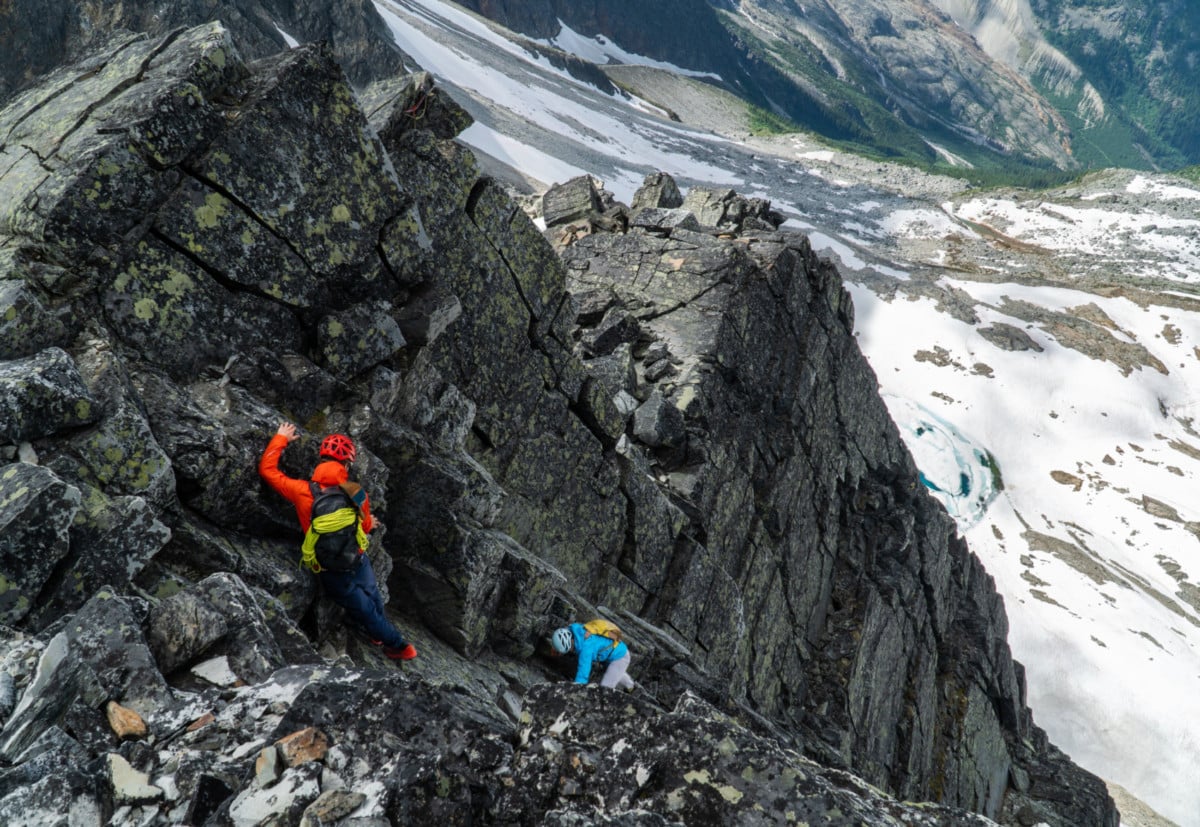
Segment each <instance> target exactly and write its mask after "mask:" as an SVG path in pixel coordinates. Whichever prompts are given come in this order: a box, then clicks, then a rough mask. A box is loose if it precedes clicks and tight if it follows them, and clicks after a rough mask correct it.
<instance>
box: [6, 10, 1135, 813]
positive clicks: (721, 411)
mask: <svg viewBox="0 0 1200 827" xmlns="http://www.w3.org/2000/svg"><path fill="white" fill-rule="evenodd" d="M376 91H377V92H378V95H377V96H375V95H374V94H372V95H364V97H363V99H364V100H368V101H370V103H369V104H368V105H367V108H366V111H364V107H363V106H362V105H360V103H359V100H360V99H359V98H358V96H356V94H355V93H354V92H353V90H352V89H351V88H350V86H349V83H348V82H347V79H346V77H345V75H344V73H343V71H342V70H341V69H340V68H339V67H338V65H337V63H336V62H335V61H334V59H333V56H332V55H331V54H330V53H329V51H328V50H327V49H325V48H322V47H317V46H302V47H298V48H296V49H292V50H289V51H288V52H286V53H282V54H278V55H274V56H270V57H267V58H265V59H262V60H258V61H255V62H247V61H246V60H245V59H243V56H242V53H241V51H240V50H239V48H238V47H237V46H235V44H234V42H233V40H232V39H231V38H230V36H229V33H228V31H226V30H225V29H224V28H223V27H222V26H221V25H220V24H215V23H213V24H208V25H204V26H201V27H198V28H195V29H185V30H179V31H173V32H171V33H170V34H168V35H165V36H161V37H159V36H155V37H153V38H151V37H136V36H135V37H123V38H120V39H118V40H116V41H113V42H111V43H110V44H109V45H108V46H107V47H106V48H105V49H103V50H101V51H100V52H98V53H97V54H96V55H94V56H92V57H91V58H89V59H88V61H87V62H86V63H85V64H81V65H80V66H77V67H74V68H73V69H70V70H63V71H61V72H59V73H57V74H55V75H54V76H53V77H51V78H48V79H47V81H46V83H45V84H44V85H42V86H38V87H36V88H32V89H30V90H28V91H27V92H25V93H23V94H22V95H20V96H18V97H17V98H16V99H15V100H14V101H13V102H12V104H11V105H10V106H9V107H7V108H6V109H5V110H3V111H0V135H2V136H6V137H4V138H2V139H0V236H2V239H0V346H2V347H3V348H4V349H3V350H2V351H0V360H3V361H0V624H3V625H4V633H3V634H0V823H23V822H32V821H39V822H44V823H61V822H65V821H76V822H79V823H84V822H86V823H101V822H104V821H106V820H107V821H112V822H113V823H117V824H156V823H190V824H228V823H234V824H239V825H242V824H244V825H259V824H262V825H267V824H282V823H288V824H293V823H299V824H313V825H315V824H317V823H325V822H324V819H329V818H345V819H348V820H351V821H348V823H362V824H383V823H393V824H417V823H421V824H425V823H440V822H445V823H451V824H454V823H463V824H465V823H472V824H529V825H534V824H538V825H541V824H563V825H567V824H582V823H612V824H643V823H644V824H668V823H681V822H687V823H701V824H741V823H747V822H750V823H753V822H754V820H755V819H758V820H761V821H763V822H771V821H781V822H786V821H787V820H788V819H789V818H795V819H799V820H801V821H804V820H807V821H808V823H820V824H830V825H837V824H848V823H857V824H890V823H897V822H906V823H914V824H923V823H936V822H937V820H938V819H940V820H941V823H959V824H970V823H983V822H982V819H983V817H994V818H997V819H1001V820H1002V821H1003V822H1004V823H1006V824H1025V823H1028V818H1030V817H1036V818H1037V819H1039V820H1041V821H1044V822H1045V823H1047V824H1049V825H1052V827H1067V825H1072V826H1074V825H1078V824H1089V825H1098V826H1099V827H1115V824H1116V814H1115V811H1114V810H1113V808H1112V805H1111V803H1110V801H1109V799H1108V798H1107V796H1106V795H1105V794H1104V792H1103V787H1102V785H1101V784H1100V782H1099V781H1098V780H1096V779H1095V778H1093V777H1092V776H1090V775H1088V774H1086V773H1085V772H1084V771H1082V770H1080V769H1079V768H1077V767H1075V766H1074V765H1072V764H1071V763H1070V761H1069V760H1068V759H1067V758H1066V757H1065V756H1062V755H1061V753H1058V752H1057V751H1056V750H1054V749H1053V746H1052V745H1051V744H1049V743H1048V742H1047V741H1046V739H1045V736H1044V733H1042V732H1041V730H1039V729H1038V728H1037V727H1036V726H1034V724H1033V719H1032V713H1031V712H1030V710H1029V709H1028V708H1027V707H1026V706H1025V701H1024V688H1023V684H1022V680H1021V673H1020V668H1019V665H1018V664H1016V663H1015V662H1014V661H1013V660H1012V657H1011V653H1010V652H1009V649H1008V646H1007V643H1006V641H1005V635H1006V630H1007V624H1006V621H1005V618H1004V611H1003V606H1002V604H1001V602H1000V600H999V598H998V597H997V596H996V592H995V589H994V587H993V585H992V583H991V581H990V579H989V578H988V577H987V575H986V573H985V572H984V570H983V568H982V566H981V565H980V564H979V561H978V560H976V559H975V558H974V557H973V556H972V555H971V553H970V551H969V550H968V549H967V548H966V547H965V545H964V544H963V543H962V541H961V540H959V539H958V538H957V536H956V534H955V531H954V527H953V524H952V522H951V521H950V520H949V518H948V517H947V516H946V515H945V513H944V512H943V511H941V510H940V509H939V508H938V507H937V506H936V504H935V503H934V501H933V500H932V499H931V498H929V497H928V496H926V495H925V494H924V491H923V489H922V488H921V487H920V486H919V484H918V483H917V477H916V471H915V468H914V467H913V464H912V461H911V458H910V457H909V456H908V454H907V452H906V451H905V449H904V446H903V443H902V442H901V441H900V439H899V436H898V434H897V432H896V429H895V427H894V426H893V425H892V423H891V422H890V420H889V419H888V416H887V411H886V408H885V407H884V405H883V402H882V400H880V398H879V396H878V394H877V392H876V383H875V381H874V376H873V374H872V373H871V371H870V369H869V367H868V366H867V364H866V362H865V361H864V359H863V358H862V355H861V354H860V353H859V352H858V349H857V346H856V344H855V341H854V338H853V336H852V327H853V324H852V322H853V308H852V306H851V303H850V300H849V297H848V295H847V294H846V292H845V291H844V289H843V288H842V285H841V280H840V278H839V276H838V273H837V271H836V270H835V269H834V268H833V266H832V265H830V264H829V263H828V262H826V261H823V260H821V259H818V258H817V257H816V256H815V255H814V254H813V252H812V250H811V248H810V247H809V245H808V244H807V241H806V240H805V239H804V238H803V237H801V236H798V235H792V234H786V233H778V232H776V230H775V224H776V222H775V220H774V217H773V213H772V212H771V210H770V206H769V204H766V203H765V202H758V201H755V200H754V199H744V198H741V197H740V196H738V195H737V194H736V193H733V192H725V191H713V192H708V193H705V192H699V191H692V192H689V193H688V194H687V198H686V199H684V198H682V196H683V193H681V192H678V187H677V186H676V185H675V183H674V182H673V181H672V180H671V179H670V177H669V176H666V175H665V174H663V173H658V174H655V175H653V176H651V177H650V178H649V179H648V180H647V183H646V186H645V187H644V188H643V192H642V195H641V196H640V197H639V199H638V203H639V211H637V212H634V211H631V210H630V209H629V208H628V207H626V206H625V205H622V204H617V203H616V202H615V201H614V200H613V199H612V196H611V194H609V193H606V192H604V191H603V190H602V189H601V188H598V187H597V185H596V184H595V182H594V181H592V179H590V178H587V177H585V178H581V179H578V180H576V181H574V182H568V184H567V185H564V188H563V190H562V191H561V192H558V193H549V194H548V199H547V203H548V204H549V206H550V208H551V212H554V211H555V210H558V209H559V207H556V206H555V204H556V201H561V202H562V210H561V213H562V216H563V217H564V220H566V219H565V217H566V216H567V214H568V213H570V212H578V210H577V209H576V208H577V207H580V208H582V209H583V210H584V211H583V213H581V217H580V218H578V220H572V221H569V222H567V223H565V224H562V225H559V226H555V227H551V228H550V229H548V230H547V231H546V235H545V236H543V234H542V233H541V232H539V230H538V229H537V227H536V226H535V225H534V224H533V223H532V222H531V221H530V220H529V218H528V217H527V216H526V214H525V212H524V211H523V210H522V209H521V208H520V207H519V206H518V205H517V203H516V202H515V201H514V200H513V199H512V198H510V197H509V195H508V194H507V193H506V192H505V190H504V189H503V187H501V186H500V185H499V184H498V183H497V182H495V181H494V180H491V179H489V178H487V177H486V176H484V175H482V174H481V172H480V170H479V166H478V165H477V164H476V163H475V162H474V159H473V158H472V156H471V154H470V152H469V151H468V150H467V149H465V147H464V146H462V145H461V144H459V143H457V142H456V141H454V140H453V139H452V138H451V136H452V135H453V134H454V132H455V130H456V129H460V128H462V126H463V125H465V124H466V123H468V122H469V118H467V117H466V116H465V113H463V112H462V111H461V109H460V108H459V107H458V106H457V104H454V103H453V101H452V100H451V99H450V98H449V96H446V95H442V94H440V93H439V92H438V90H436V88H435V87H434V86H433V85H432V82H431V81H430V79H429V78H428V77H427V76H415V77H412V78H408V79H400V80H398V81H397V83H396V84H394V85H391V86H390V87H388V88H384V87H380V89H378V90H376ZM414 107H415V108H414ZM560 196H562V197H561V198H560ZM567 196H569V197H567ZM689 199H690V200H689ZM680 203H682V204H683V206H679V204H680ZM688 204H691V205H693V206H692V207H690V208H689V207H688V206H687V205H688ZM697 211H698V212H699V213H700V214H699V215H697V214H696V213H697ZM555 220H557V219H555ZM13 282H16V284H15V285H14V284H13ZM55 322H58V323H60V324H55ZM43 323H46V324H45V329H44V331H43V333H44V335H27V334H26V331H27V330H29V329H31V326H38V327H40V326H41V325H42V324H43ZM282 421H290V422H293V423H295V424H297V426H298V428H299V431H298V438H297V439H296V440H294V441H293V442H291V443H290V444H289V446H288V447H287V449H286V451H285V452H284V454H283V456H282V459H281V468H282V469H283V470H284V471H285V472H286V473H287V474H289V475H290V476H292V477H294V478H297V479H306V478H308V477H309V475H310V474H311V471H312V469H313V466H314V465H315V464H316V462H317V459H318V457H317V446H318V445H319V442H320V440H321V438H322V437H323V436H324V435H325V434H328V433H330V432H339V433H345V434H348V435H349V436H350V437H351V438H352V439H354V440H355V441H356V442H357V445H358V452H357V458H356V460H355V461H354V463H353V465H352V466H351V473H352V474H353V476H354V478H355V479H356V481H357V482H359V483H360V484H362V486H363V487H364V488H365V489H366V490H367V491H368V492H369V496H370V501H371V509H372V516H373V517H374V519H375V528H374V530H373V532H372V536H371V538H370V543H369V548H368V550H367V553H368V554H369V555H370V559H371V561H372V566H373V570H374V572H375V574H376V576H377V578H378V580H379V582H380V584H381V586H382V588H381V593H382V594H381V596H382V597H383V599H384V600H385V601H386V611H387V613H388V616H389V617H390V618H391V619H392V621H393V622H395V623H396V624H397V625H398V627H399V628H400V629H401V630H402V632H403V634H404V635H405V636H406V638H410V639H411V640H413V642H414V643H415V645H416V648H417V650H418V651H419V652H420V655H419V657H418V658H416V659H415V660H410V661H405V662H396V661H392V660H390V659H388V658H387V657H386V654H387V653H386V651H385V650H384V649H382V648H380V647H378V646H376V645H375V644H374V643H373V642H372V641H371V640H370V639H369V638H368V637H365V636H363V635H362V634H360V633H358V631H357V630H355V629H353V628H349V627H350V625H351V624H348V623H347V622H346V621H347V618H346V616H345V614H344V612H343V610H342V609H341V608H339V607H337V606H336V605H335V604H333V603H332V602H330V601H329V600H327V599H325V598H324V597H323V593H322V588H321V581H319V580H318V579H316V578H315V577H314V576H313V574H312V573H311V572H309V571H308V570H307V569H305V568H303V567H301V566H300V565H299V555H298V545H299V542H300V532H299V527H298V522H297V511H296V509H295V508H294V507H293V506H292V505H291V504H290V503H288V502H287V501H286V500H284V499H283V498H281V497H279V496H278V495H277V494H276V493H275V492H274V491H273V490H271V489H269V488H268V487H267V486H266V485H264V483H263V482H262V480H261V479H260V477H259V475H258V472H257V463H258V461H259V457H260V455H261V452H262V450H263V448H264V446H265V445H266V443H267V441H268V439H269V438H270V436H271V434H273V433H275V431H276V429H277V428H278V426H279V423H280V422H282ZM597 616H604V617H608V618H610V619H612V620H614V621H616V622H617V624H618V625H619V626H620V627H621V628H622V630H623V636H624V640H625V642H626V644H627V646H628V647H629V648H630V651H631V652H632V654H631V663H632V666H631V673H632V675H633V677H634V680H636V682H637V684H638V690H637V692H636V693H635V695H633V696H626V695H624V694H622V693H619V692H616V691H613V690H607V689H603V688H600V687H594V688H585V687H580V686H576V685H574V684H573V683H570V682H569V678H570V677H572V676H573V675H574V666H575V664H574V663H573V661H572V659H571V658H553V657H550V656H549V653H548V650H547V646H546V635H547V634H548V633H549V632H550V631H551V630H552V629H554V628H556V627H559V626H562V625H564V624H566V623H569V622H572V621H576V620H586V619H589V618H591V617H597ZM602 671H603V670H602V669H601V668H596V669H594V670H593V672H594V673H595V674H597V675H599V674H601V673H602ZM564 678H566V679H568V680H563V679H564ZM115 708H121V709H124V710H128V711H129V713H130V714H131V715H136V716H137V717H138V718H139V719H140V720H141V721H142V723H143V724H144V730H143V729H142V727H140V726H138V727H136V729H126V728H124V726H122V728H121V729H120V730H114V726H113V724H112V722H111V721H110V719H109V715H108V710H112V709H115ZM135 733H136V734H135ZM297 733H303V734H302V735H297ZM281 742H282V744H283V746H281V745H280V744H281ZM896 799H908V800H914V801H927V802H932V803H931V804H928V805H922V806H920V807H918V806H907V805H900V804H897V803H896ZM968 813H975V814H976V815H970V814H968ZM1023 819H1024V820H1023Z"/></svg>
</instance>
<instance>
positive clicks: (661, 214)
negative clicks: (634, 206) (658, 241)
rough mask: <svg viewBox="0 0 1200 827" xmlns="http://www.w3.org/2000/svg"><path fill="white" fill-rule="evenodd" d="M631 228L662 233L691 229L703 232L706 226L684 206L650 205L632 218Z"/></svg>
mask: <svg viewBox="0 0 1200 827" xmlns="http://www.w3.org/2000/svg"><path fill="white" fill-rule="evenodd" d="M629 226H630V227H631V228H640V229H643V230H649V231H652V232H656V233H661V234H668V235H669V234H671V233H673V232H675V231H676V230H691V231H693V232H702V231H703V230H704V227H703V226H702V225H701V224H700V222H699V221H698V220H697V219H696V216H695V215H694V214H693V213H692V212H691V211H689V210H686V209H683V208H675V209H664V208H661V207H648V208H646V209H644V210H641V211H640V212H638V213H636V214H635V215H634V216H633V218H632V219H630V222H629Z"/></svg>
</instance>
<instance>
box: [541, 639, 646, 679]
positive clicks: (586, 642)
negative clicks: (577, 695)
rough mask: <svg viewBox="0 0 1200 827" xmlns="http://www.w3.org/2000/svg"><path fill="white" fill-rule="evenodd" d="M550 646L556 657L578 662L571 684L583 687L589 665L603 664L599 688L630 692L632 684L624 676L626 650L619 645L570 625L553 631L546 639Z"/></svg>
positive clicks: (627, 677)
mask: <svg viewBox="0 0 1200 827" xmlns="http://www.w3.org/2000/svg"><path fill="white" fill-rule="evenodd" d="M550 645H551V646H552V647H553V648H554V651H555V652H557V653H558V654H560V655H569V654H571V653H574V654H575V656H576V658H578V665H577V666H576V668H575V683H587V682H588V678H589V677H590V676H591V674H592V664H593V663H607V664H608V668H606V669H605V670H604V677H602V678H601V679H600V685H601V686H607V687H609V688H610V689H612V688H617V689H626V690H631V689H633V688H634V686H635V685H636V684H634V682H633V680H632V679H631V678H630V677H629V676H628V675H627V674H625V671H626V670H627V669H628V668H629V647H628V646H626V645H625V644H624V643H623V642H622V641H614V640H611V639H610V638H607V637H604V636H603V635H598V634H593V633H591V632H589V631H588V630H587V629H585V628H583V624H582V623H572V624H571V625H570V626H564V627H562V628H561V629H555V630H554V633H553V634H552V635H551V636H550Z"/></svg>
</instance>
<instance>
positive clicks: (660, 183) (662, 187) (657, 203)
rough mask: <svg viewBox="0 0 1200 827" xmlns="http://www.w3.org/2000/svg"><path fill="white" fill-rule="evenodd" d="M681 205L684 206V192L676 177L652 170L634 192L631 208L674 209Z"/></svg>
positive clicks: (635, 209)
mask: <svg viewBox="0 0 1200 827" xmlns="http://www.w3.org/2000/svg"><path fill="white" fill-rule="evenodd" d="M680 206H683V194H682V193H681V192H680V191H679V186H678V185H677V184H676V183H675V179H674V178H672V177H671V176H670V174H668V173H666V172H651V173H649V174H647V175H646V177H645V179H644V180H643V181H642V185H641V186H640V187H638V189H637V192H635V193H634V194H633V201H632V202H631V203H630V205H629V208H630V209H631V210H633V211H634V212H636V211H638V210H640V209H645V208H658V207H662V208H666V209H672V208H674V207H680Z"/></svg>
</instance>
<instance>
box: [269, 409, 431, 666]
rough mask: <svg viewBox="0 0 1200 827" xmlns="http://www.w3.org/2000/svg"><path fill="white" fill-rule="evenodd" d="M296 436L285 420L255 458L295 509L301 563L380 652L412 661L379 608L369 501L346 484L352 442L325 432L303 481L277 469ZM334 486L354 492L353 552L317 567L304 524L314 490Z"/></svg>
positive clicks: (406, 645) (309, 515) (405, 643)
mask: <svg viewBox="0 0 1200 827" xmlns="http://www.w3.org/2000/svg"><path fill="white" fill-rule="evenodd" d="M295 438H296V426H295V425H293V424H292V423H290V422H284V423H282V424H280V426H279V430H277V431H276V432H275V436H273V437H271V441H270V442H269V443H267V448H266V450H265V451H263V455H262V458H261V459H260V460H259V461H258V473H259V475H260V476H261V477H262V478H263V479H264V480H266V482H267V485H269V486H271V487H272V488H273V489H275V490H276V491H278V492H279V493H280V494H282V495H283V496H284V497H285V498H286V499H287V500H288V501H289V502H290V503H291V504H292V505H294V506H295V507H296V517H297V518H298V519H299V520H300V529H301V531H303V532H304V533H305V551H304V561H305V562H306V563H308V564H309V567H310V568H312V569H313V571H314V572H316V574H317V577H318V578H320V580H321V585H322V587H323V588H324V590H325V594H326V595H327V596H328V597H329V599H330V600H332V601H333V602H334V603H336V604H338V605H339V606H341V607H342V608H343V609H345V610H346V613H347V614H348V615H349V616H350V619H351V620H352V622H354V623H356V624H357V625H358V626H359V627H360V628H361V629H362V631H363V632H364V633H365V634H366V635H367V636H368V637H369V638H370V639H371V641H372V642H373V643H376V644H378V645H381V646H382V647H383V653H384V655H386V656H387V657H389V658H391V659H393V660H412V659H413V658H415V657H416V656H417V650H416V647H414V646H413V645H412V644H411V643H409V642H408V641H406V640H405V639H404V636H403V635H401V634H400V632H399V631H398V630H397V629H396V627H395V626H393V625H392V623H391V621H389V620H388V619H387V615H386V614H385V613H384V608H383V596H382V595H381V594H380V593H379V584H378V583H377V582H376V580H375V570H374V569H373V568H372V567H371V559H370V558H369V557H368V556H367V555H366V551H365V545H366V534H368V533H369V532H370V531H371V529H372V528H374V525H375V521H374V520H373V519H372V517H371V501H370V499H369V498H368V497H367V495H366V491H364V490H362V489H361V488H359V487H357V486H356V485H353V484H349V485H347V483H348V482H349V479H350V472H349V469H348V467H347V466H348V465H349V464H350V463H352V462H354V458H355V456H356V454H357V450H356V449H355V447H354V442H353V441H351V439H350V438H349V437H347V436H344V435H343V434H330V435H329V436H327V437H325V439H324V440H322V441H321V447H320V450H319V451H318V453H319V455H320V458H321V459H322V460H323V462H321V463H320V464H318V465H317V467H316V468H314V469H313V472H312V477H311V480H312V481H311V482H306V481H305V480H298V479H294V478H292V477H289V476H288V475H287V474H285V473H283V472H282V471H280V470H279V458H280V457H281V456H283V451H284V449H285V448H287V446H288V443H290V442H291V441H292V440H293V439H295ZM339 486H341V487H343V489H344V490H345V489H350V490H352V491H353V492H354V494H353V501H354V503H355V505H356V506H357V507H358V514H359V520H358V529H359V532H358V538H359V540H358V548H357V553H355V554H353V555H352V557H351V560H352V562H349V563H348V564H347V567H345V568H341V567H339V568H333V567H330V566H324V567H322V566H320V565H317V564H316V561H315V559H313V557H312V556H311V547H310V543H311V532H310V531H309V528H310V526H311V525H312V521H313V517H312V509H313V501H314V494H315V493H319V492H320V491H322V490H325V489H329V488H334V487H339ZM347 493H349V492H347ZM319 524H320V521H319V520H318V525H319ZM351 551H354V546H351Z"/></svg>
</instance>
